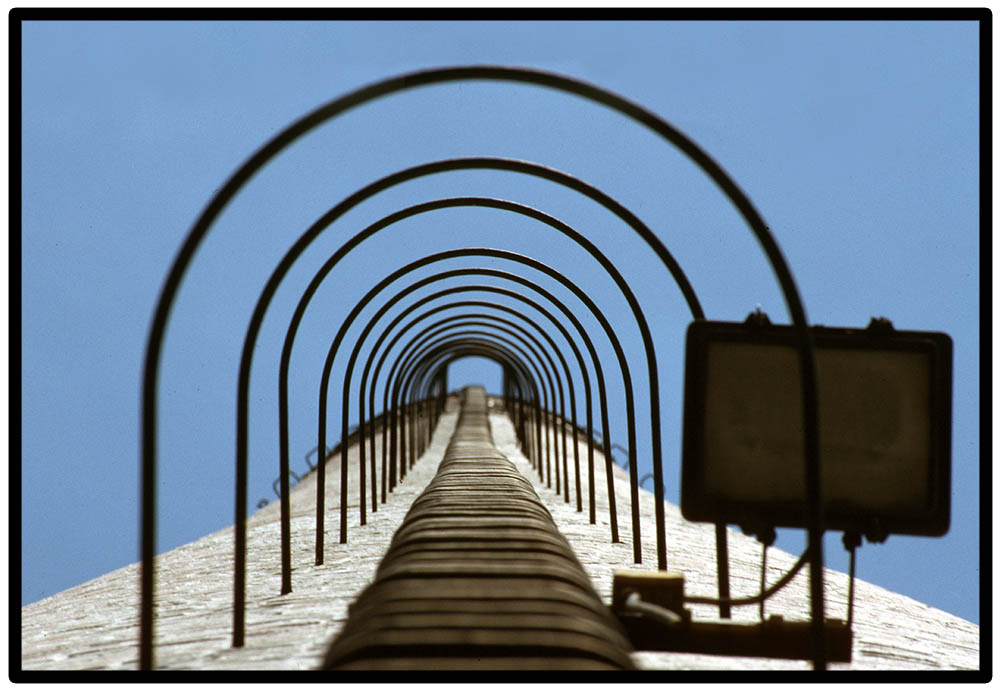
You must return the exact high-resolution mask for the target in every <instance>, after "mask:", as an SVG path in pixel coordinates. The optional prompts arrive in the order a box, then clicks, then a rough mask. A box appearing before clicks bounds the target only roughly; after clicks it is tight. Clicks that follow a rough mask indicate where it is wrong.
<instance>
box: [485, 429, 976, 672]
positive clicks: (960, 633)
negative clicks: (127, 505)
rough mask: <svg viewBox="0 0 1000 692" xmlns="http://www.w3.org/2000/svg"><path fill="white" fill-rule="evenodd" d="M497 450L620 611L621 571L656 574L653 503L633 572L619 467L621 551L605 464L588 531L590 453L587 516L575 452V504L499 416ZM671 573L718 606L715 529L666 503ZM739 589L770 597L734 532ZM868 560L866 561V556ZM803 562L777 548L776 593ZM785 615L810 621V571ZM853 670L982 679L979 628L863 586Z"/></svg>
mask: <svg viewBox="0 0 1000 692" xmlns="http://www.w3.org/2000/svg"><path fill="white" fill-rule="evenodd" d="M490 423H491V425H492V427H493V439H494V442H496V445H497V447H498V448H499V449H500V451H501V452H503V453H504V454H505V455H506V456H507V457H508V458H509V459H511V460H512V461H514V462H515V463H516V464H517V465H518V467H519V469H520V470H521V473H522V474H524V475H525V476H526V477H528V478H530V479H531V480H532V481H533V482H534V483H535V487H536V489H537V491H538V494H539V497H541V499H542V501H543V502H545V504H546V506H547V507H548V508H549V511H550V512H551V513H552V516H553V518H554V519H555V521H556V525H557V526H559V530H560V531H561V532H562V533H563V535H564V536H566V538H567V539H569V542H570V544H571V545H572V546H573V550H574V551H576V554H577V557H579V559H580V562H581V563H583V566H584V569H585V570H587V573H588V574H589V575H590V578H591V580H592V581H593V582H594V586H595V588H596V589H597V592H598V593H599V594H600V595H601V597H602V598H603V599H604V601H605V602H606V603H609V604H610V603H611V584H612V577H613V574H614V570H615V569H619V568H628V569H648V570H651V571H652V570H655V569H656V522H655V517H654V509H655V506H654V501H653V496H652V493H650V492H648V491H646V490H643V489H641V488H640V490H639V493H640V500H639V507H640V512H641V523H640V530H641V532H642V533H641V538H642V547H643V549H642V555H643V563H644V564H642V565H635V564H633V563H632V531H631V526H632V523H631V514H630V509H629V507H630V502H629V497H630V495H629V485H628V474H627V473H626V472H625V471H623V470H622V469H621V468H619V467H617V466H615V467H614V471H615V481H614V482H615V497H616V505H617V510H618V530H619V538H620V540H621V542H620V543H615V544H612V543H611V542H610V541H611V529H610V523H609V518H608V501H607V482H606V480H605V475H604V458H603V456H600V455H595V466H596V469H595V475H594V478H595V483H594V485H595V495H596V498H597V502H596V505H597V516H596V519H597V523H596V524H594V525H591V524H589V523H588V518H589V511H588V505H587V494H588V492H589V490H588V485H587V471H586V459H587V446H586V444H585V443H581V445H580V460H581V474H580V477H581V480H582V491H583V492H582V494H583V512H581V513H578V512H577V511H576V499H575V492H576V491H575V488H576V486H575V483H573V479H574V471H573V463H572V462H573V452H572V447H570V448H569V459H570V479H571V486H570V487H571V490H572V492H571V496H570V500H571V502H570V504H566V503H565V502H564V501H563V499H562V497H560V496H557V495H556V493H555V485H554V484H553V487H552V488H547V487H544V486H543V485H542V484H541V483H539V476H538V473H537V472H535V471H533V470H532V469H531V466H530V462H528V460H527V459H526V458H525V457H524V456H523V455H522V454H521V453H520V451H519V450H518V448H517V445H516V438H515V435H514V430H513V426H512V425H511V423H510V420H509V419H508V418H507V417H506V416H503V415H501V414H499V413H495V414H494V415H493V416H491V418H490ZM665 515H666V537H667V568H668V569H669V570H670V571H672V572H682V573H683V574H684V578H685V593H686V594H689V595H698V596H702V595H704V596H713V597H714V596H716V595H717V594H718V586H717V582H716V568H715V565H716V558H715V527H714V526H713V525H709V524H696V523H692V522H689V521H686V520H684V518H683V517H681V513H680V508H679V507H677V506H675V505H672V504H670V503H669V502H668V503H665ZM728 536H729V572H730V589H731V593H732V596H733V597H740V596H750V595H754V594H756V593H759V591H760V557H761V548H760V544H759V543H758V542H757V541H755V540H754V539H752V538H749V537H747V536H745V535H743V534H742V533H739V532H735V531H732V530H730V531H728ZM861 555H862V559H863V556H864V552H863V551H862V553H861ZM797 559H798V556H793V555H790V554H788V553H786V552H784V551H782V550H778V549H776V548H773V547H772V548H770V549H769V550H768V553H767V583H768V584H769V585H770V584H773V583H774V582H776V581H777V580H778V579H780V578H781V577H782V576H783V575H784V574H785V572H786V571H787V570H788V569H789V568H790V567H791V566H792V565H793V564H794V563H795V561H796V560H797ZM824 574H825V582H824V583H825V590H824V593H825V599H826V614H827V616H828V617H833V618H840V619H846V618H847V584H848V578H847V575H846V574H844V573H842V572H837V571H834V570H830V569H827V570H825V571H824ZM690 608H691V611H692V614H693V616H694V618H696V619H717V618H718V612H719V611H718V607H716V606H706V605H699V604H695V605H691V606H690ZM767 614H777V615H782V616H784V618H785V619H786V620H792V619H801V620H808V618H809V586H808V568H804V569H803V570H802V571H801V572H800V573H799V574H798V575H797V576H796V577H795V578H794V579H793V580H792V581H791V582H789V584H788V585H787V586H786V587H785V588H784V589H782V590H781V591H779V592H778V593H777V594H775V595H774V596H773V597H772V598H770V599H768V601H767V604H766V609H765V615H767ZM733 619H734V620H736V621H743V622H757V621H758V620H759V611H758V606H756V605H753V606H741V607H737V608H734V609H733ZM852 659H853V660H852V662H851V663H850V664H839V663H838V664H831V665H830V668H831V669H851V670H940V669H963V670H978V669H979V626H978V625H975V624H973V623H971V622H969V621H967V620H963V619H962V618H959V617H956V616H954V615H951V614H949V613H946V612H944V611H941V610H938V609H937V608H932V607H931V606H928V605H925V604H923V603H920V602H918V601H915V600H913V599H912V598H908V597H906V596H903V595H900V594H897V593H894V592H892V591H889V590H887V589H883V588H881V587H879V586H876V585H874V584H870V583H868V582H864V581H861V580H860V579H856V580H855V585H854V648H853V651H852ZM636 660H637V662H638V664H639V665H640V666H642V667H644V668H657V669H673V670H679V669H687V670H691V669H698V670H701V669H790V670H796V669H811V668H812V665H811V663H809V662H807V661H788V660H781V659H761V658H736V657H721V656H707V655H699V654H679V653H648V652H647V653H639V654H636Z"/></svg>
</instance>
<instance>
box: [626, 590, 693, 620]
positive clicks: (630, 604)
mask: <svg viewBox="0 0 1000 692" xmlns="http://www.w3.org/2000/svg"><path fill="white" fill-rule="evenodd" d="M623 607H624V610H626V611H632V612H636V613H641V614H642V615H645V616H647V617H649V618H652V619H653V620H656V621H657V622H659V623H660V624H661V625H665V626H667V627H670V628H675V627H680V626H681V625H683V624H684V619H683V618H681V616H680V615H678V614H677V613H675V612H674V611H672V610H669V609H667V608H664V607H662V606H658V605H656V604H654V603H649V602H647V601H644V600H642V597H641V596H639V594H638V593H636V592H635V591H633V592H631V593H630V594H629V595H628V596H627V597H626V598H625V603H624V604H623Z"/></svg>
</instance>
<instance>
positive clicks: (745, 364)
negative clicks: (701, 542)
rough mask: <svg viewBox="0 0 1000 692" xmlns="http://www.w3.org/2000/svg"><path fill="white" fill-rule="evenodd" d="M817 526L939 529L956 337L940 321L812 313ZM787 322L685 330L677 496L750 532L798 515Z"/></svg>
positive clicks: (797, 421)
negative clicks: (823, 321)
mask: <svg viewBox="0 0 1000 692" xmlns="http://www.w3.org/2000/svg"><path fill="white" fill-rule="evenodd" d="M811 331H812V334H813V336H814V339H815V362H816V378H817V389H818V404H819V445H820V455H819V461H820V468H821V471H820V478H821V482H822V493H823V526H824V528H825V529H833V530H843V531H852V532H859V533H861V534H863V535H865V536H866V537H868V538H869V540H874V541H878V540H884V539H885V537H886V535H888V534H890V533H901V534H912V535H925V536H940V535H943V534H944V533H946V532H947V530H948V524H949V513H950V495H951V387H952V385H951V380H952V342H951V338H950V337H949V336H948V335H947V334H943V333H939V332H916V331H896V330H894V329H893V328H892V325H891V324H890V323H889V322H888V320H873V321H872V323H871V325H869V327H868V328H867V329H854V328H833V327H820V326H816V327H812V328H811ZM797 349H798V346H797V338H796V335H795V332H794V331H793V328H792V327H791V326H787V325H772V324H771V323H770V322H769V321H768V320H767V318H766V316H764V315H763V314H762V313H757V314H756V315H751V316H750V318H748V320H747V321H746V322H744V323H737V322H710V321H695V322H693V323H692V324H691V325H690V327H689V328H688V332H687V356H686V358H687V364H686V370H685V384H684V443H683V465H682V479H681V481H682V482H681V510H682V512H683V514H684V516H685V518H687V519H690V520H693V521H708V522H724V523H727V524H737V525H739V526H741V527H743V528H744V530H747V531H748V532H750V533H756V532H757V531H758V530H761V529H767V528H769V527H780V526H783V527H799V528H804V527H806V506H805V494H806V493H805V468H804V462H803V454H804V451H803V450H804V446H803V424H802V418H803V416H802V384H801V375H800V367H799V358H798V351H797Z"/></svg>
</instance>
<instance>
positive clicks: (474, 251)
mask: <svg viewBox="0 0 1000 692" xmlns="http://www.w3.org/2000/svg"><path fill="white" fill-rule="evenodd" d="M481 255H486V256H492V257H498V258H503V259H513V260H515V261H517V262H520V263H522V264H526V265H528V266H530V267H532V268H534V269H538V270H539V271H542V272H544V273H546V274H548V275H549V276H551V277H552V278H554V279H555V280H557V281H559V282H560V283H562V284H563V285H564V286H566V287H567V288H568V289H569V290H570V291H572V292H573V293H574V295H576V296H577V297H578V298H579V299H580V300H581V301H582V302H583V303H584V304H585V305H586V306H587V308H588V309H589V310H590V311H591V313H593V314H594V316H595V317H596V318H597V319H598V321H599V322H600V323H601V327H602V328H603V329H604V331H605V333H606V334H607V336H608V339H609V340H610V342H611V345H612V346H613V347H614V349H615V353H616V356H617V358H618V362H619V366H620V367H621V370H622V374H623V383H624V385H625V390H626V397H625V403H626V410H627V413H628V421H629V423H630V433H631V435H630V439H631V440H634V439H635V431H634V411H633V409H632V406H631V403H632V401H633V398H634V397H633V394H632V384H631V375H630V372H629V367H628V361H627V359H626V358H625V355H624V352H623V350H622V349H621V345H620V343H619V341H618V337H617V336H616V335H615V331H614V329H613V328H612V327H611V325H610V324H609V323H608V322H607V320H606V319H604V316H603V314H602V313H601V311H600V310H599V309H598V308H597V306H596V305H595V304H594V302H593V301H592V300H591V299H590V297H589V296H588V295H587V294H586V293H585V292H584V291H582V290H580V289H579V287H577V286H576V285H575V284H573V283H572V282H570V281H568V280H567V279H566V278H565V277H564V276H562V275H561V274H560V273H559V272H556V271H555V270H553V269H552V268H550V267H548V266H547V265H544V264H542V263H539V262H536V261H534V260H531V259H530V258H527V257H523V256H521V255H517V254H515V253H510V252H506V251H503V250H495V249H487V248H470V249H462V250H448V251H444V252H440V253H436V254H434V255H429V256H428V257H425V258H423V259H421V260H417V261H415V262H411V263H410V264H408V265H406V266H405V267H402V268H400V269H397V270H396V271H395V272H393V273H392V274H390V275H389V276H387V277H386V278H385V279H383V280H382V281H381V282H379V284H378V285H376V286H375V287H373V288H372V289H371V290H370V291H369V292H368V293H367V294H366V295H365V296H364V297H363V298H362V299H361V300H360V301H359V302H358V303H357V305H355V307H354V309H353V310H352V311H351V313H350V314H349V315H348V316H347V318H346V319H345V321H344V322H343V323H342V324H341V327H340V329H339V330H338V332H337V335H336V337H335V339H334V342H333V344H332V345H331V347H330V350H329V352H328V354H327V360H326V363H325V365H324V369H323V375H322V378H321V383H320V392H321V395H320V396H321V397H323V396H324V395H323V392H325V391H326V389H327V387H328V382H329V376H330V371H331V369H332V365H333V358H334V357H335V355H336V353H337V350H338V348H339V346H340V343H341V341H342V340H343V338H344V336H345V334H346V332H347V329H348V328H349V327H350V326H351V324H352V322H353V320H354V319H355V318H356V317H357V315H358V314H359V313H360V311H361V310H362V309H363V308H364V307H365V305H366V304H367V303H368V302H369V301H370V300H371V299H372V298H373V297H374V296H375V295H376V294H378V293H379V292H380V291H382V290H383V289H384V288H385V287H387V286H388V285H389V284H390V283H391V282H392V281H395V280H396V279H398V278H400V277H401V276H403V275H405V274H406V273H408V272H410V271H413V270H415V269H418V268H420V267H422V266H425V265H427V264H431V263H433V262H437V261H441V260H445V259H451V258H458V257H466V256H481ZM419 285H421V283H420V282H417V283H416V284H413V288H414V289H415V288H416V287H418V286H419ZM407 292H409V291H408V290H404V291H401V292H400V293H399V294H397V296H394V297H393V298H391V299H389V300H388V301H386V302H385V303H384V304H383V306H382V308H380V311H383V310H388V309H389V308H390V307H391V306H392V305H393V304H394V303H395V302H396V301H397V300H398V299H399V298H401V297H402V296H403V295H405V294H406V293H407ZM366 335H367V334H363V335H362V336H360V337H359V338H358V339H357V341H358V342H359V343H360V342H362V341H363V340H364V338H365V337H366ZM353 367H354V362H353V361H349V362H348V364H347V373H348V377H349V375H350V372H351V371H352V370H353ZM324 401H325V400H324V399H322V398H321V400H320V402H321V406H320V412H319V421H320V423H319V425H320V428H319V429H320V437H319V441H318V446H319V447H320V448H323V446H324V445H325V444H326V434H325V431H324V427H323V426H324V421H325V420H326V408H325V403H324ZM348 407H349V397H348V396H347V394H346V393H345V396H344V401H343V403H342V410H343V415H342V419H341V426H342V431H345V432H346V430H347V425H348V420H347V412H348ZM392 420H393V421H394V420H395V419H394V418H393V419H392ZM393 424H395V423H394V422H393ZM341 455H342V456H341V476H342V477H341V486H342V490H341V496H342V497H341V501H342V504H346V495H344V493H346V490H345V488H346V484H347V479H346V476H345V474H346V468H347V466H346V450H345V449H344V448H343V447H341ZM610 463H611V462H610V455H609V456H608V457H607V459H606V464H610ZM608 473H609V475H610V471H608ZM318 474H319V475H318V480H319V482H318V488H317V535H321V533H320V531H321V525H322V521H323V519H322V507H323V497H322V495H321V492H322V491H321V489H322V488H323V487H324V486H325V481H324V479H325V470H324V467H323V466H320V467H319V469H318ZM390 477H391V476H390ZM609 494H610V488H609ZM632 515H633V526H635V525H636V524H637V523H638V506H637V505H634V506H633V508H632ZM341 531H342V533H341V535H342V536H346V524H345V519H344V516H343V514H342V515H341ZM637 561H638V560H637Z"/></svg>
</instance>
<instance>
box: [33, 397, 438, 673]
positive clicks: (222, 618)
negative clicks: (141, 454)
mask: <svg viewBox="0 0 1000 692" xmlns="http://www.w3.org/2000/svg"><path fill="white" fill-rule="evenodd" d="M456 418H457V408H453V409H452V410H451V411H449V412H446V413H445V414H444V415H443V416H442V420H441V422H440V424H439V425H438V429H437V430H436V431H435V435H434V439H433V442H432V445H431V447H430V448H429V449H428V450H427V452H426V453H425V454H424V456H423V457H422V458H421V459H419V460H418V461H417V463H416V465H415V466H414V468H413V469H412V470H411V471H410V472H409V473H408V474H407V476H406V478H405V479H404V480H403V482H402V484H401V485H398V486H397V487H396V490H395V492H393V493H392V494H391V495H390V496H389V502H388V503H386V504H385V505H380V506H379V510H378V512H376V513H374V514H373V513H372V512H371V507H370V506H369V508H368V523H367V524H366V525H365V526H360V520H359V515H358V494H357V482H358V474H357V461H358V456H357V447H356V446H354V447H352V448H351V449H350V450H349V452H350V453H349V456H348V468H349V473H350V481H349V483H350V485H349V488H350V491H351V492H350V497H349V500H348V507H349V508H350V512H349V514H348V517H349V518H348V539H349V542H348V544H347V545H341V544H340V543H339V542H338V541H339V540H340V539H339V531H340V529H339V526H340V520H339V511H340V489H339V487H340V463H339V456H337V457H336V458H334V459H331V460H330V461H329V462H328V463H327V470H326V481H327V482H326V498H327V501H326V503H327V519H326V522H325V529H326V531H325V533H326V545H325V558H326V560H325V562H326V564H324V565H322V566H319V567H317V566H316V565H314V564H313V563H314V561H315V560H314V545H313V541H314V535H315V532H316V522H315V515H316V475H315V474H314V473H311V474H309V475H308V476H305V477H304V478H303V479H302V481H301V482H300V483H298V484H297V485H296V486H295V488H293V490H292V493H291V495H290V497H291V498H292V565H293V571H292V589H293V591H292V593H290V594H287V595H284V596H281V595H279V594H280V589H281V554H280V544H279V535H280V534H279V529H280V524H279V507H278V503H277V502H272V503H271V504H269V505H268V506H267V507H265V508H263V509H261V510H259V511H258V512H257V513H256V514H254V515H253V516H252V517H251V518H250V520H249V522H248V539H247V611H246V612H247V618H246V632H247V635H246V646H244V647H243V648H241V649H233V648H231V647H230V639H231V632H232V612H233V609H232V572H233V530H232V527H230V528H227V529H223V530H221V531H217V532H216V533H213V534H211V535H209V536H206V537H204V538H202V539H199V540H197V541H195V542H193V543H189V544H187V545H184V546H181V547H179V548H176V549H174V550H171V551H170V552H168V553H165V554H163V555H160V556H158V558H157V565H156V570H157V571H156V591H155V603H156V624H155V629H154V635H155V648H154V656H155V665H156V667H157V668H173V669H228V670H247V669H283V670H289V669H290V670H303V669H312V668H315V667H316V666H318V665H319V663H320V662H321V660H322V656H323V653H324V652H325V649H326V646H327V644H328V643H329V641H330V640H331V639H332V638H333V636H334V635H335V634H336V633H337V632H339V631H340V628H341V626H342V624H343V622H344V620H345V619H346V616H347V606H348V604H349V603H350V602H351V601H352V600H353V599H354V596H355V594H356V593H357V592H359V591H360V590H361V589H362V588H363V587H364V586H365V585H366V584H368V583H369V582H370V581H371V579H372V576H373V575H374V574H375V568H376V567H377V566H378V563H379V560H380V559H381V557H382V554H383V553H384V552H385V550H386V548H388V546H389V541H390V540H391V539H392V535H393V534H394V533H395V531H396V528H397V527H398V526H399V524H400V523H401V522H402V519H403V516H404V515H405V514H406V512H407V510H408V509H409V507H410V503H412V502H413V499H414V498H415V497H416V496H417V495H418V494H419V493H420V492H421V491H422V490H423V489H424V488H425V487H426V486H427V483H428V482H430V479H431V478H432V477H433V476H434V473H435V472H436V471H437V464H438V462H439V461H440V459H441V457H442V456H443V455H444V450H445V447H446V446H447V444H448V440H449V439H450V437H451V432H452V430H453V428H454V425H455V420H456ZM376 451H377V453H378V454H379V455H381V447H380V446H377V447H376ZM369 492H370V491H369ZM138 589H139V565H138V564H132V565H129V566H127V567H124V568H122V569H119V570H116V571H114V572H111V573H109V574H106V575H104V576H102V577H98V578H97V579H94V580H92V581H89V582H87V583H85V584H81V585H80V586H76V587H73V588H71V589H67V590H66V591H63V592H61V593H58V594H55V595H53V596H50V597H49V598H46V599H43V600H41V601H38V602H37V603H32V604H29V605H27V606H25V607H23V608H22V609H21V642H22V647H23V652H22V657H21V661H22V668H23V669H24V670H81V669H136V668H137V667H138V660H139V657H138V641H139V639H138V637H139V624H138V607H139V593H138Z"/></svg>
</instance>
